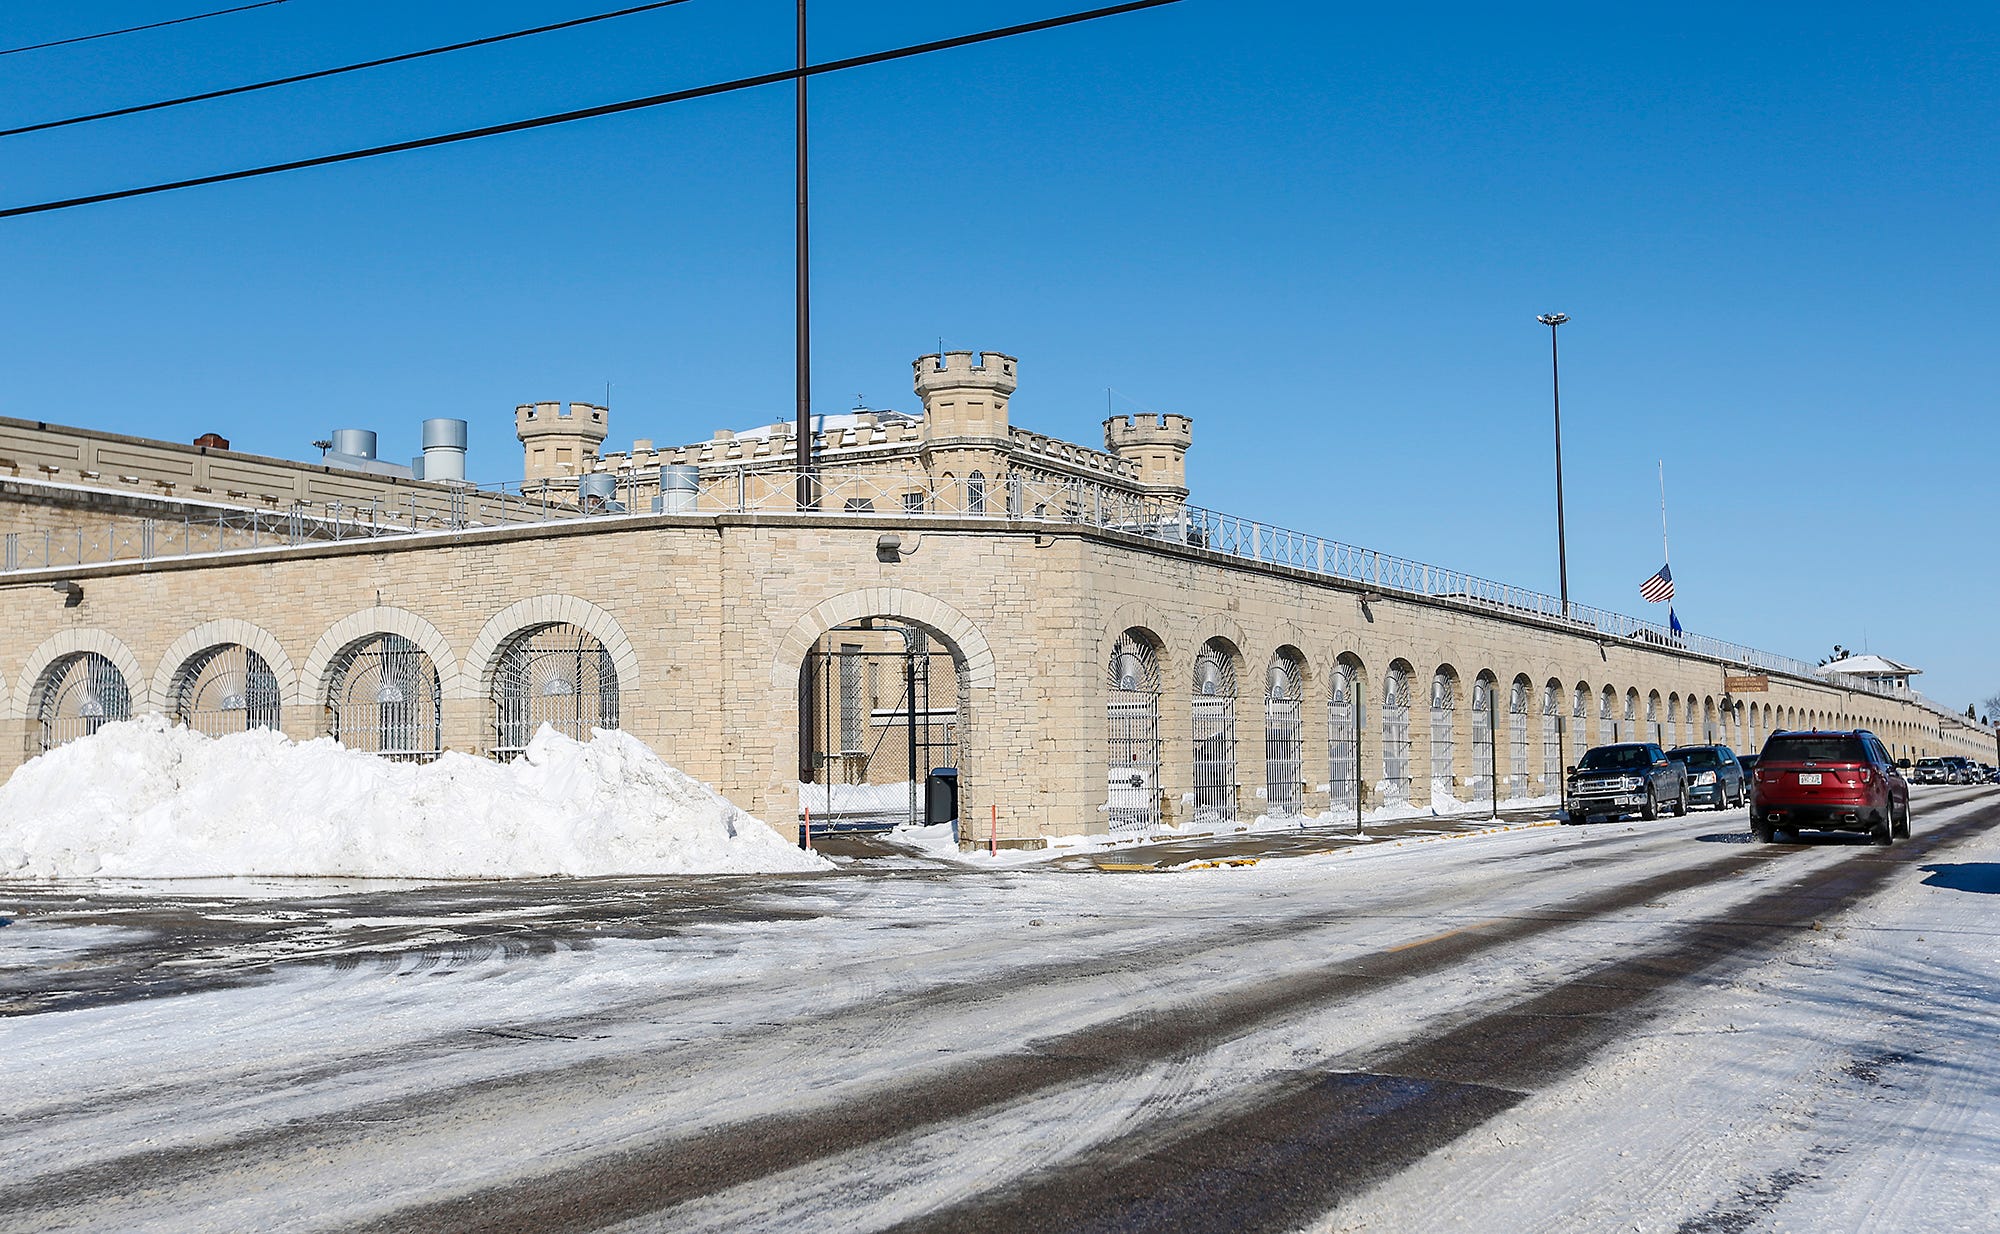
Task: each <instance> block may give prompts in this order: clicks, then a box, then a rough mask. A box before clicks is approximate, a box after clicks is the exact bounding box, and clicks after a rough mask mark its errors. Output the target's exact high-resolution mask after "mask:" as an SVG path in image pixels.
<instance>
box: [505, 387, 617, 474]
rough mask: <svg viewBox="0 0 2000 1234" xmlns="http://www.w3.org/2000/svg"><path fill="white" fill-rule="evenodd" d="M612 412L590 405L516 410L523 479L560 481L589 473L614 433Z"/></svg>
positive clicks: (523, 406)
mask: <svg viewBox="0 0 2000 1234" xmlns="http://www.w3.org/2000/svg"><path fill="white" fill-rule="evenodd" d="M609 419H610V412H609V410H608V409H606V408H603V407H596V406H593V405H591V404H589V403H571V404H570V405H569V406H567V407H565V406H563V405H562V404H561V403H523V404H521V405H520V406H519V407H516V408H515V409H514V435H515V436H516V437H519V438H520V439H521V449H522V460H521V476H522V478H523V479H526V480H558V479H561V478H563V477H564V476H576V475H581V474H583V473H584V472H587V471H589V470H590V464H591V462H592V461H593V460H595V459H596V458H597V448H598V447H599V446H601V445H603V444H604V437H605V434H607V433H609V432H610V431H611V426H610V423H609Z"/></svg>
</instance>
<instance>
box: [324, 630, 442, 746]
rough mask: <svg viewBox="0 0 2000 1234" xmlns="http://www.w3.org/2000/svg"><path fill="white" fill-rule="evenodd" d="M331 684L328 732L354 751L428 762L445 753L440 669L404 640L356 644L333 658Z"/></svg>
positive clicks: (380, 638) (379, 638) (388, 637)
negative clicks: (439, 678)
mask: <svg viewBox="0 0 2000 1234" xmlns="http://www.w3.org/2000/svg"><path fill="white" fill-rule="evenodd" d="M330 670H331V671H330V672H329V674H328V684H327V697H326V711H327V732H328V733H329V734H331V735H332V737H333V739H334V740H336V741H338V742H340V744H342V745H344V746H346V747H347V748H348V749H350V750H360V751H362V752H364V753H368V754H379V755H381V756H382V757H384V758H394V759H406V760H413V761H428V760H430V759H433V758H436V757H437V756H438V754H439V753H440V752H441V751H442V750H443V749H444V732H443V725H442V713H443V709H444V697H443V689H442V685H441V683H440V682H439V680H438V671H437V666H436V665H435V664H432V663H431V660H430V657H429V656H427V655H425V654H424V652H423V649H422V648H420V647H418V646H417V645H416V644H415V643H413V642H411V641H410V640H409V639H406V638H404V637H403V636H402V635H400V634H373V635H370V636H368V637H367V638H363V639H357V640H356V641H355V642H352V643H349V644H348V645H347V646H346V647H345V648H343V649H342V650H341V652H340V654H339V655H337V656H335V657H334V659H333V663H332V665H331V666H330Z"/></svg>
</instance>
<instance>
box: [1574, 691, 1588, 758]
mask: <svg viewBox="0 0 2000 1234" xmlns="http://www.w3.org/2000/svg"><path fill="white" fill-rule="evenodd" d="M1569 737H1570V753H1571V754H1572V755H1575V754H1578V753H1581V752H1582V751H1583V750H1585V749H1586V748H1588V747H1589V745H1590V687H1589V686H1588V685H1585V684H1584V683H1583V682H1581V681H1579V682H1577V683H1576V702H1575V705H1574V706H1572V707H1571V708H1570V712H1569Z"/></svg>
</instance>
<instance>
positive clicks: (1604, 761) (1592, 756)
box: [1563, 741, 1688, 823]
mask: <svg viewBox="0 0 2000 1234" xmlns="http://www.w3.org/2000/svg"><path fill="white" fill-rule="evenodd" d="M1568 787H1569V791H1568V792H1567V793H1565V794H1564V799H1563V810H1564V812H1565V813H1566V814H1568V815H1569V821H1570V822H1572V823H1587V822H1589V821H1590V820H1591V819H1593V818H1609V819H1620V818H1623V817H1625V816H1626V815H1627V814H1638V815H1640V816H1642V817H1645V818H1658V817H1659V816H1660V811H1661V810H1662V809H1671V810H1672V811H1673V812H1674V813H1675V814H1676V815H1682V814H1686V813H1687V812H1688V785H1687V769H1686V768H1684V767H1682V766H1681V764H1679V763H1677V762H1675V761H1674V760H1673V759H1670V758H1668V757H1667V752H1666V751H1665V750H1662V749H1661V748H1660V747H1659V746H1657V745H1655V744H1653V743H1652V742H1650V741H1626V742H1620V743H1618V744H1617V745H1609V746H1593V747H1591V749H1590V750H1588V751H1586V752H1585V753H1584V756H1583V757H1582V758H1581V759H1579V760H1577V764H1576V766H1574V767H1572V768H1570V769H1569V786H1568Z"/></svg>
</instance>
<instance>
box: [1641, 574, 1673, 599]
mask: <svg viewBox="0 0 2000 1234" xmlns="http://www.w3.org/2000/svg"><path fill="white" fill-rule="evenodd" d="M1639 595H1640V596H1641V597H1642V598H1644V599H1645V601H1646V603H1648V604H1664V603H1666V602H1667V601H1668V600H1671V599H1673V598H1674V572H1673V571H1672V570H1671V569H1669V568H1668V567H1666V566H1661V567H1660V572H1659V573H1658V574H1655V575H1654V576H1653V577H1651V578H1649V579H1647V580H1646V581H1645V582H1643V583H1641V584H1639Z"/></svg>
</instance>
